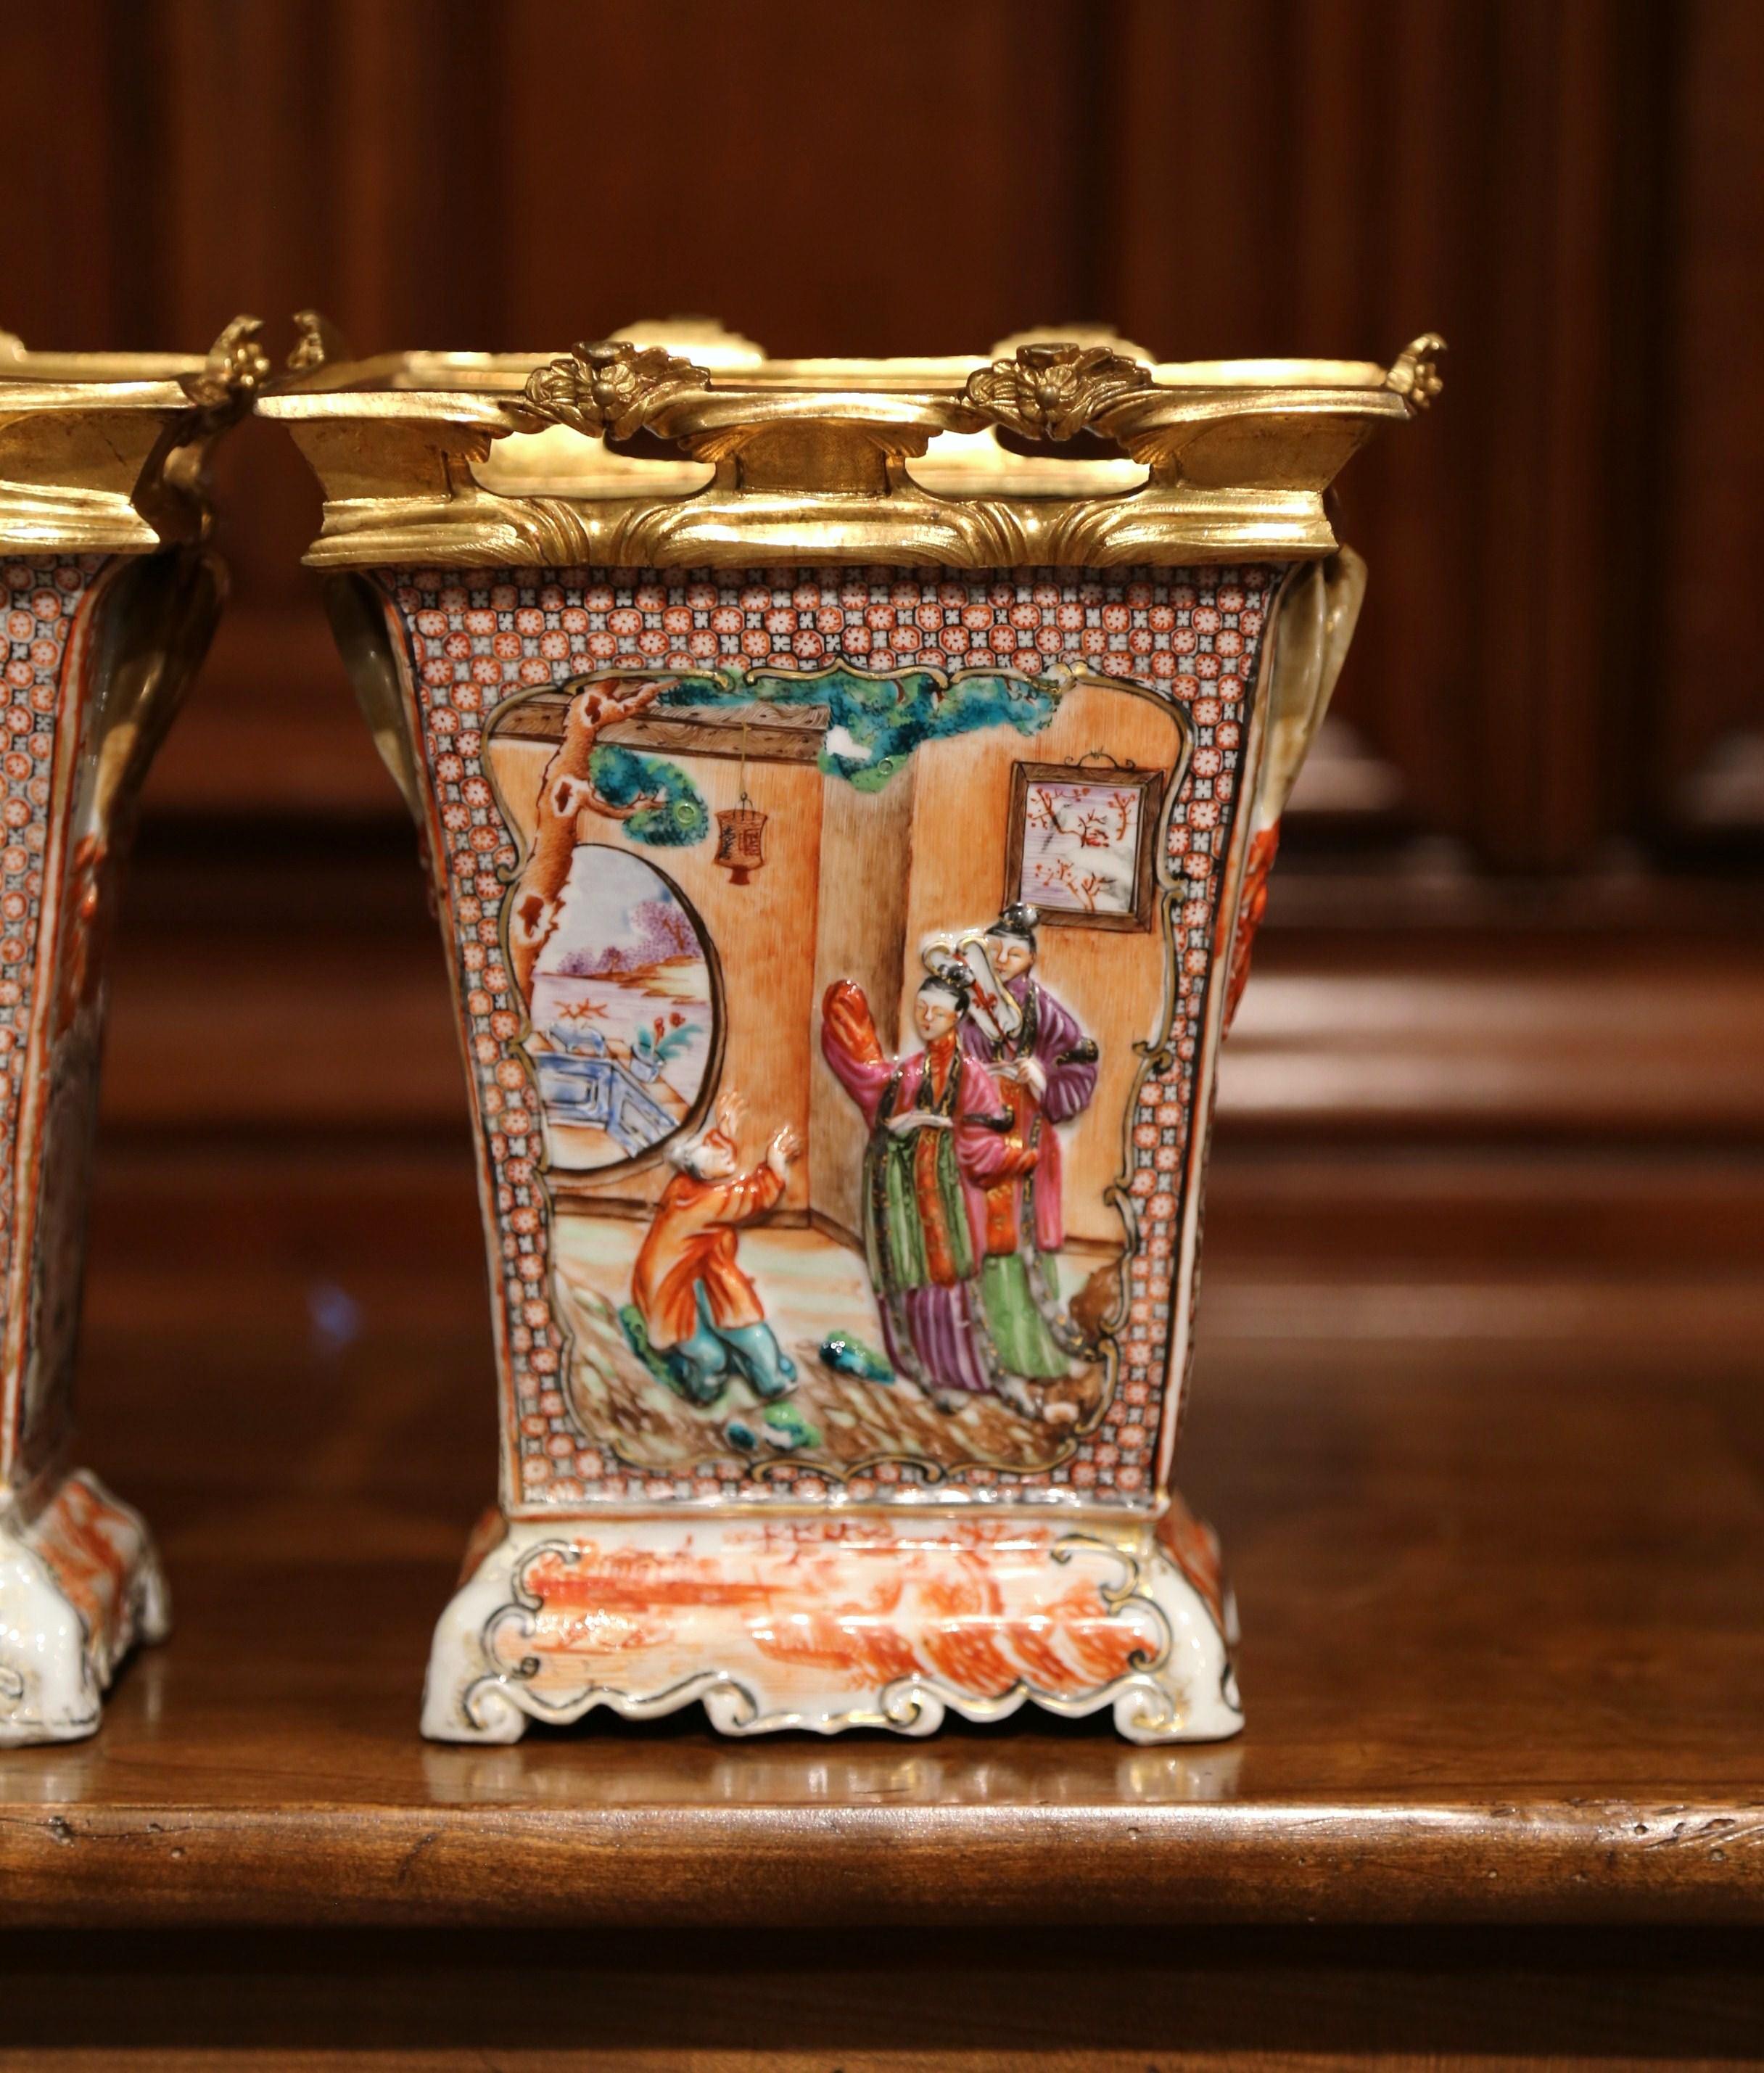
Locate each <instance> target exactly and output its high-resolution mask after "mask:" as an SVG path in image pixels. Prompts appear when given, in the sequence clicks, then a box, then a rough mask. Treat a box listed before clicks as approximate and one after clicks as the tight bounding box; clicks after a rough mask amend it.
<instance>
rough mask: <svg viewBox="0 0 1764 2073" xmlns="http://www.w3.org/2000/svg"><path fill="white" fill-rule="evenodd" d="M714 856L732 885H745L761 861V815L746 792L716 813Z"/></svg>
mask: <svg viewBox="0 0 1764 2073" xmlns="http://www.w3.org/2000/svg"><path fill="white" fill-rule="evenodd" d="M716 818H717V851H716V860H717V862H718V863H719V864H720V865H721V866H722V867H723V869H724V870H725V871H726V872H727V873H728V874H729V883H730V884H732V885H745V884H747V882H748V880H749V879H750V878H751V877H752V876H753V874H754V872H756V871H758V870H759V869H760V868H761V867H762V866H763V865H764V864H765V814H762V813H761V812H760V810H759V808H758V807H757V806H755V805H754V803H753V802H752V800H751V799H750V798H749V797H748V795H747V789H746V787H745V786H744V787H743V788H742V792H741V797H740V799H739V800H738V801H737V802H736V804H735V805H734V806H730V807H727V808H726V809H725V810H723V812H722V813H720V814H718V815H717V817H716Z"/></svg>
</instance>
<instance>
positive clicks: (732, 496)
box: [258, 317, 1444, 568]
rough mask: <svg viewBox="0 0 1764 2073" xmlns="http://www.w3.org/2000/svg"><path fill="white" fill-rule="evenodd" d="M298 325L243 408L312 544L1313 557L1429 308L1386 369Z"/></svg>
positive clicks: (1080, 350)
mask: <svg viewBox="0 0 1764 2073" xmlns="http://www.w3.org/2000/svg"><path fill="white" fill-rule="evenodd" d="M302 321H303V332H302V337H301V342H300V344H299V346H298V347H297V348H296V349H295V353H294V355H293V356H292V357H291V361H290V363H289V369H288V372H287V373H286V375H285V376H284V377H282V379H281V380H280V381H278V382H276V383H275V384H274V385H273V391H274V393H272V394H268V395H266V397H265V398H263V400H262V402H260V404H259V406H258V407H259V408H260V409H261V410H263V411H264V412H265V413H266V414H267V415H270V416H272V417H276V418H282V419H283V420H285V421H286V422H287V424H288V426H289V428H290V431H291V433H292V434H293V435H294V437H295V439H296V440H297V442H298V443H299V445H300V447H302V449H303V451H304V452H305V453H306V455H307V459H308V460H310V461H311V464H312V466H313V468H314V469H315V472H317V474H318V476H319V479H320V480H321V482H322V483H323V484H324V492H325V499H326V501H325V509H324V527H323V530H322V531H321V532H320V534H319V538H318V539H317V541H316V542H315V543H314V545H313V546H312V548H311V551H310V553H309V554H308V555H307V559H308V561H309V562H310V563H312V564H313V565H314V566H315V567H320V568H342V567H369V566H378V567H385V566H388V565H399V564H403V565H410V564H422V563H431V562H433V563H444V564H448V565H452V566H461V565H464V566H495V565H499V564H518V563H550V564H554V565H573V564H588V563H591V564H594V565H596V566H599V567H649V568H685V567H696V568H715V567H740V566H744V564H746V563H748V562H752V561H764V560H770V559H776V558H779V557H781V556H784V557H791V556H800V557H802V558H805V559H813V560H815V561H821V562H828V561H832V562H857V563H890V564H892V565H896V566H898V565H902V564H910V565H933V566H937V567H948V568H992V567H1032V566H1048V565H1065V566H1084V567H1120V566H1123V565H1125V564H1127V563H1140V564H1153V565H1160V566H1164V567H1174V566H1177V565H1180V564H1184V563H1205V562H1214V563H1217V562H1223V561H1233V560H1240V559H1243V558H1246V557H1253V556H1255V555H1267V556H1270V557H1276V558H1280V559H1283V560H1285V559H1293V558H1309V557H1322V556H1325V555H1328V554H1331V553H1333V550H1335V548H1336V546H1337V544H1338V542H1337V538H1336V534H1335V531H1334V528H1333V524H1332V522H1331V519H1330V516H1329V511H1328V509H1327V508H1326V504H1325V497H1326V492H1327V491H1328V489H1329V484H1331V482H1333V480H1334V478H1335V476H1336V475H1337V473H1338V472H1339V471H1340V470H1341V468H1342V467H1343V466H1344V464H1346V462H1347V461H1348V460H1350V458H1351V456H1352V455H1354V452H1355V451H1357V450H1358V448H1359V447H1361V446H1362V445H1363V444H1364V443H1366V440H1367V439H1369V438H1370V436H1371V435H1372V434H1373V433H1374V432H1375V431H1377V430H1378V428H1379V427H1380V426H1381V425H1384V424H1390V423H1398V422H1403V421H1404V420H1406V419H1407V418H1410V417H1412V416H1413V415H1415V414H1416V413H1417V412H1418V411H1420V410H1424V409H1425V408H1426V407H1427V406H1428V403H1429V402H1431V401H1432V398H1433V397H1434V396H1435V395H1436V394H1437V393H1438V392H1439V389H1440V375H1439V371H1438V364H1437V363H1438V359H1439V356H1440V353H1441V352H1443V351H1444V341H1443V340H1440V338H1439V337H1437V336H1436V335H1434V334H1432V333H1431V332H1429V333H1426V334H1424V335H1423V336H1421V337H1420V338H1417V339H1416V340H1414V341H1413V343H1412V344H1410V345H1409V346H1407V347H1406V348H1404V350H1403V352H1400V353H1399V355H1398V356H1397V357H1396V358H1395V360H1394V361H1392V362H1391V365H1389V366H1382V365H1378V364H1377V363H1375V362H1372V361H1321V360H1285V361H1283V360H1265V361H1208V362H1189V363H1185V364H1184V363H1158V362H1156V361H1153V360H1152V358H1151V356H1149V355H1148V354H1147V353H1145V352H1144V351H1143V350H1142V349H1141V348H1138V347H1136V346H1134V345H1132V344H1131V343H1129V342H1128V341H1126V340H1121V339H1119V338H1116V337H1115V336H1113V335H1111V334H1107V333H1101V332H1093V331H1086V330H1082V329H1066V330H1063V331H1057V332H1049V333H1043V334H1038V335H1035V336H1024V337H1022V338H1020V339H1010V340H1004V342H1003V343H1002V344H1000V345H999V346H997V347H995V348H993V350H992V352H991V353H989V354H987V356H984V357H962V356H956V357H951V358H947V359H930V360H797V361H789V360H770V359H768V358H767V357H766V356H765V354H764V353H763V352H761V351H760V348H757V347H756V346H754V345H752V344H749V343H748V341H747V340H744V339H740V338H737V337H735V336H732V335H731V334H729V333H727V332H723V331H721V330H720V329H719V328H717V327H716V326H715V325H711V324H699V323H696V322H682V321H674V322H672V323H662V324H649V323H645V324H632V325H629V326H626V327H624V328H623V329H622V330H621V331H620V332H619V333H618V334H617V335H616V336H613V337H611V338H608V339H606V340H596V341H589V342H584V343H583V344H578V345H576V346H575V347H574V348H571V351H570V352H567V353H565V354H563V355H560V356H545V355H539V354H523V353H503V354H496V353H460V352H428V353H425V352H410V353H400V354H395V355H389V356H384V357H381V358H378V359H373V360H364V361H351V360H349V359H348V358H347V357H344V356H343V355H342V353H341V352H340V348H339V346H338V343H337V341H336V339H335V337H334V335H332V333H331V332H329V330H328V328H326V327H324V325H323V324H321V323H320V321H319V319H316V318H312V317H307V318H305V319H303V320H302Z"/></svg>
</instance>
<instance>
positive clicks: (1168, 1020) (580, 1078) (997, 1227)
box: [388, 570, 1267, 1506]
mask: <svg viewBox="0 0 1764 2073" xmlns="http://www.w3.org/2000/svg"><path fill="white" fill-rule="evenodd" d="M534 573H535V574H537V575H538V577H539V579H538V580H532V579H531V578H529V579H527V580H524V581H523V582H522V583H520V584H519V585H518V586H517V585H515V584H512V583H511V584H497V583H488V582H486V583H484V584H483V585H482V587H472V588H468V587H466V586H465V584H464V583H461V582H460V581H458V580H457V579H454V578H452V577H450V576H447V575H437V576H434V577H426V576H422V575H418V576H417V577H415V578H414V579H411V580H409V581H401V582H397V583H394V579H388V585H389V587H392V588H394V596H395V599H396V602H397V604H398V608H399V609H400V611H401V613H402V615H403V616H404V618H405V625H406V637H407V638H408V639H409V640H410V644H411V647H410V653H411V654H412V657H413V661H414V677H415V679H416V686H417V696H418V701H419V709H420V717H421V719H422V723H423V735H424V741H425V746H426V748H427V751H428V752H429V754H430V756H431V764H432V776H433V777H434V779H435V793H436V797H437V802H438V807H439V839H440V842H441V843H442V845H443V848H444V850H445V851H446V864H447V880H448V887H449V894H450V900H451V913H452V919H453V921H454V925H455V932H456V947H457V950H458V954H459V958H460V967H461V969H460V981H461V985H462V990H463V993H464V1007H465V1010H466V1014H467V1018H468V1045H470V1047H471V1051H472V1057H473V1059H474V1061H475V1064H476V1070H477V1078H478V1089H479V1102H480V1110H481V1111H482V1112H483V1114H484V1122H485V1129H486V1143H487V1145H488V1151H489V1156H490V1158H491V1160H492V1164H493V1169H494V1170H493V1174H492V1177H491V1185H492V1186H493V1189H494V1190H495V1191H496V1192H495V1199H496V1201H497V1206H498V1210H499V1227H500V1229H501V1231H502V1234H503V1252H504V1256H505V1267H506V1280H505V1313H504V1323H505V1333H506V1337H507V1345H508V1348H509V1354H510V1367H511V1371H512V1379H513V1384H514V1388H513V1399H512V1401H511V1402H510V1404H509V1414H510V1417H511V1422H512V1437H513V1440H514V1442H515V1449H516V1451H517V1454H518V1457H519V1460H520V1464H521V1468H520V1485H521V1500H522V1501H524V1502H526V1503H529V1504H532V1505H538V1506H547V1505H554V1504H560V1503H561V1504H565V1505H568V1504H578V1505H579V1504H581V1503H583V1502H591V1501H593V1500H595V1499H598V1498H613V1499H619V1498H623V1499H624V1500H626V1501H629V1499H630V1498H633V1497H638V1498H645V1499H652V1498H687V1499H690V1498H705V1497H715V1496H717V1495H719V1494H731V1493H732V1489H734V1488H736V1487H740V1488H744V1489H745V1490H747V1492H748V1494H750V1495H752V1496H754V1497H759V1498H764V1497H765V1496H767V1495H790V1494H795V1495H797V1496H798V1497H802V1496H810V1497H820V1496H824V1495H830V1494H836V1493H838V1492H839V1491H841V1490H843V1492H844V1493H845V1494H847V1496H848V1497H851V1498H856V1499H859V1500H864V1501H876V1500H877V1499H885V1498H889V1497H891V1496H893V1495H896V1494H903V1495H904V1494H908V1493H909V1492H910V1493H915V1494H920V1495H921V1496H922V1495H942V1496H950V1497H960V1498H970V1499H971V1498H975V1497H982V1496H985V1495H987V1494H997V1495H1001V1496H1002V1495H1005V1494H1014V1495H1017V1496H1023V1495H1035V1494H1053V1493H1055V1492H1061V1493H1063V1494H1065V1496H1066V1498H1067V1499H1068V1501H1070V1500H1071V1499H1073V1498H1087V1499H1089V1500H1090V1501H1092V1502H1096V1501H1102V1502H1125V1503H1127V1504H1130V1505H1131V1504H1140V1505H1148V1504H1149V1503H1150V1502H1151V1499H1152V1494H1153V1487H1154V1461H1155V1456H1156V1445H1157V1428H1158V1422H1159V1419H1160V1414H1161V1412H1162V1410H1163V1407H1164V1406H1163V1397H1164V1390H1163V1383H1164V1362H1165V1358H1166V1356H1167V1354H1168V1318H1169V1316H1170V1313H1171V1306H1172V1301H1173V1297H1172V1293H1171V1291H1172V1286H1173V1276H1174V1274H1175V1272H1176V1271H1177V1259H1176V1255H1177V1232H1178V1228H1179V1223H1180V1218H1181V1197H1182V1192H1183V1189H1184V1187H1185V1178H1184V1173H1185V1163H1186V1160H1187V1156H1188V1121H1189V1109H1190V1107H1191V1090H1192V1084H1193V1070H1194V1061H1195V1057H1196V1049H1197V1035H1198V1032H1199V1029H1200V1027H1201V1017H1202V1015H1203V1012H1204V1003H1205V992H1204V988H1205V981H1206V973H1207V971H1208V970H1209V969H1210V964H1211V959H1212V953H1213V950H1214V944H1213V940H1212V938H1213V934H1214V929H1215V926H1216V917H1217V913H1218V903H1219V895H1220V891H1221V880H1222V875H1223V873H1224V871H1225V869H1226V858H1227V855H1228V845H1229V842H1230V828H1231V821H1232V802H1233V790H1234V772H1235V769H1236V767H1237V764H1238V760H1239V751H1240V739H1239V730H1240V727H1241V724H1242V719H1243V710H1244V705H1245V702H1246V699H1247V686H1248V682H1249V680H1250V678H1251V674H1252V671H1253V666H1254V660H1255V653H1256V650H1257V648H1258V645H1259V634H1260V631H1261V628H1262V625H1263V618H1264V615H1265V612H1266V610H1267V578H1266V576H1265V575H1263V572H1261V571H1247V572H1243V571H1230V570H1226V571H1208V572H1206V573H1205V574H1204V575H1192V576H1191V575H1188V574H1186V573H1185V572H1181V571H1175V572H1166V573H1160V574H1159V575H1156V576H1155V577H1151V576H1148V577H1145V578H1143V579H1136V578H1135V577H1134V576H1132V575H1131V573H1128V574H1127V575H1123V578H1122V579H1120V580H1119V581H1111V582H1107V583H1105V582H1102V581H1096V582H1090V581H1088V580H1087V581H1086V582H1084V583H1082V584H1080V583H1076V582H1073V581H1067V582H1064V583H1061V582H1054V581H1043V582H1031V581H1028V580H1025V579H1012V580H1011V581H1009V582H1005V583H988V582H987V581H985V580H983V579H976V580H971V581H967V582H963V583H943V584H935V583H929V582H925V581H923V580H921V579H913V580H911V581H910V582H905V583H903V582H902V581H901V579H900V572H898V571H857V572H855V573H853V574H851V575H846V574H842V573H841V572H838V571H828V572H817V573H816V574H815V575H814V578H813V579H812V580H811V579H809V578H807V577H805V578H804V579H802V580H800V581H798V582H797V583H794V584H793V583H789V580H788V575H787V573H786V574H784V575H781V574H779V573H777V572H769V574H768V575H767V577H766V579H765V581H764V583H763V584H762V583H760V579H752V581H750V582H748V583H741V582H739V581H731V580H730V579H727V578H719V579H709V578H707V579H703V581H692V580H686V581H682V580H680V579H673V580H670V581H668V582H666V583H664V582H662V580H660V579H657V581H655V582H654V583H649V584H645V583H642V582H641V581H634V580H633V579H630V578H629V577H628V576H623V575H621V576H620V577H618V578H617V579H612V578H610V577H609V579H608V582H607V583H605V584H604V585H601V584H598V583H595V582H594V581H592V580H591V578H590V579H584V578H583V575H581V574H580V572H575V574H574V575H573V576H572V574H571V572H567V571H560V572H558V575H557V578H556V579H555V580H550V579H546V576H545V575H544V573H543V572H534ZM786 622H788V623H786Z"/></svg>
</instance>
